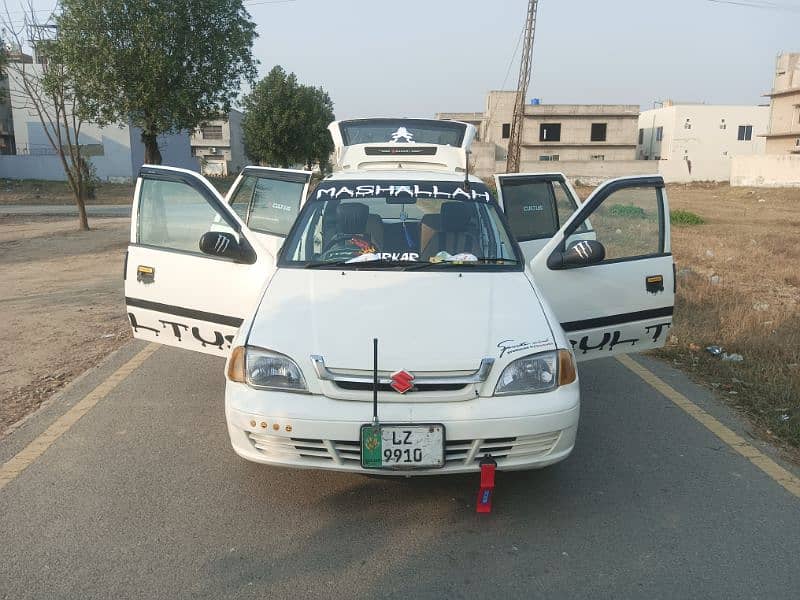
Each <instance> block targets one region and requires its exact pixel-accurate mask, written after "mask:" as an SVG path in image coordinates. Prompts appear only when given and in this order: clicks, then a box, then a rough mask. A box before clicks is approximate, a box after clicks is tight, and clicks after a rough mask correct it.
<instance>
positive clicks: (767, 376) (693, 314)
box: [580, 184, 800, 448]
mask: <svg viewBox="0 0 800 600" xmlns="http://www.w3.org/2000/svg"><path fill="white" fill-rule="evenodd" d="M588 191H590V190H588V189H582V190H581V191H580V193H581V195H582V196H583V197H585V196H586V195H587V192H588ZM667 193H668V196H669V201H670V208H671V209H681V210H689V211H691V212H693V213H696V214H697V215H699V216H700V217H702V218H703V219H704V220H705V224H702V225H692V226H681V225H673V227H672V248H673V253H674V256H675V263H676V267H677V270H678V273H679V277H678V297H677V299H676V310H675V325H674V328H673V330H672V332H671V336H670V338H669V343H668V346H667V347H666V348H665V349H664V350H662V351H660V352H659V355H660V356H662V357H663V358H666V359H668V360H671V361H672V362H673V363H674V364H676V365H677V366H679V367H680V368H682V369H684V370H686V371H688V372H689V373H691V374H693V375H694V376H695V378H697V379H699V380H700V381H702V382H704V383H705V384H707V385H709V386H710V387H712V388H714V389H716V390H717V392H718V393H719V395H720V396H722V397H724V398H725V399H726V401H727V402H729V403H730V404H732V405H734V406H736V407H737V408H739V409H740V410H742V411H743V412H745V413H746V414H747V415H748V416H749V417H750V418H751V419H752V421H753V422H754V424H755V425H756V426H757V428H758V429H759V430H760V432H761V433H762V434H763V435H764V436H765V437H767V438H773V439H778V440H781V441H782V442H786V443H788V444H790V445H791V446H793V447H795V448H800V366H799V365H800V189H762V188H731V187H729V186H728V185H723V184H692V185H671V186H668V188H667ZM712 344H713V345H719V346H722V347H723V348H724V349H725V351H726V352H729V353H737V354H741V355H742V356H743V357H744V361H743V362H738V363H737V362H723V361H721V360H720V359H719V358H716V357H713V356H712V355H711V354H709V353H708V352H706V351H705V348H706V347H707V346H709V345H712Z"/></svg>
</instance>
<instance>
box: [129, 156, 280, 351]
mask: <svg viewBox="0 0 800 600" xmlns="http://www.w3.org/2000/svg"><path fill="white" fill-rule="evenodd" d="M131 221H132V223H131V240H130V244H129V246H128V254H127V260H126V267H125V303H126V307H127V311H128V319H129V321H130V323H131V327H132V329H133V335H134V337H136V338H138V339H143V340H147V341H151V342H156V343H160V344H166V345H169V346H177V347H180V348H186V349H189V350H196V351H199V352H205V353H209V354H217V355H222V356H225V355H227V353H228V351H229V350H230V345H231V342H232V341H233V337H234V336H235V334H236V332H237V330H238V327H239V325H240V324H241V323H242V321H243V320H244V318H246V317H247V316H249V315H250V313H251V312H252V310H254V309H255V306H256V303H257V302H258V299H259V298H260V295H261V294H260V292H261V290H262V289H263V287H264V284H265V282H266V280H267V277H268V276H269V274H270V273H271V272H272V270H273V269H274V259H273V257H272V256H271V255H270V254H269V253H267V252H265V251H264V250H263V249H260V248H258V247H255V246H254V245H253V244H251V242H250V239H249V238H250V237H251V236H252V234H251V233H250V232H248V230H247V227H246V226H244V225H243V224H242V222H241V220H240V219H239V218H238V216H237V215H236V214H235V213H234V211H232V210H231V209H230V207H229V206H227V205H226V204H225V202H224V200H223V199H222V197H221V196H220V195H219V194H218V193H217V191H216V190H215V189H214V188H213V186H211V185H210V184H209V183H208V182H207V181H206V180H205V179H204V178H203V177H201V176H200V175H198V174H196V173H193V172H191V171H186V170H183V169H174V168H170V167H143V168H142V169H141V171H140V173H139V179H138V181H137V184H136V192H135V194H134V204H133V210H132V219H131ZM207 232H224V233H223V235H225V234H228V235H231V236H233V239H234V240H235V242H237V243H239V244H240V245H241V246H242V247H243V248H245V249H247V250H248V251H247V252H244V253H242V255H241V258H240V259H234V258H221V257H220V256H212V255H209V254H204V253H203V252H201V251H200V246H199V242H200V237H201V236H202V235H203V234H204V233H207ZM218 243H219V245H220V246H222V245H224V244H231V243H232V242H230V241H229V240H227V239H226V238H223V237H222V236H220V237H219V238H218Z"/></svg>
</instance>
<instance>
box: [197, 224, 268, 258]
mask: <svg viewBox="0 0 800 600" xmlns="http://www.w3.org/2000/svg"><path fill="white" fill-rule="evenodd" d="M200 251H201V252H202V253H203V254H209V255H211V256H219V257H220V258H230V259H233V260H235V261H236V262H245V263H252V262H254V260H255V254H254V253H253V249H252V248H251V247H250V246H249V244H247V242H246V241H244V239H243V240H242V243H239V240H237V239H236V236H235V235H233V234H232V233H229V232H227V231H209V232H207V233H204V234H203V235H202V237H201V238H200Z"/></svg>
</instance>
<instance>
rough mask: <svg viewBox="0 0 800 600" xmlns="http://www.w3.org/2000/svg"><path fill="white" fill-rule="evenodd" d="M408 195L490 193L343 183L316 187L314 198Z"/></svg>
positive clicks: (475, 196) (473, 196) (483, 196)
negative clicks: (351, 185) (352, 186)
mask: <svg viewBox="0 0 800 600" xmlns="http://www.w3.org/2000/svg"><path fill="white" fill-rule="evenodd" d="M401 196H408V198H409V199H417V198H432V199H439V198H442V199H446V200H481V201H483V202H489V201H490V200H491V195H490V194H489V192H488V191H485V192H481V191H479V190H477V189H475V188H470V189H464V188H462V187H460V186H458V187H455V188H454V189H453V190H452V191H445V190H443V189H441V188H440V187H439V186H438V185H435V184H434V185H431V186H421V185H419V184H413V185H405V184H404V185H385V186H382V185H380V184H375V185H357V186H355V188H351V187H348V186H347V185H343V186H341V187H337V186H335V185H334V186H330V187H319V188H317V194H316V199H317V200H320V199H322V198H326V199H328V200H332V199H336V200H338V199H339V198H342V197H344V198H399V197H401Z"/></svg>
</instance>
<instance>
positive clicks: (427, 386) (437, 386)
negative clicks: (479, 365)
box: [336, 381, 467, 392]
mask: <svg viewBox="0 0 800 600" xmlns="http://www.w3.org/2000/svg"><path fill="white" fill-rule="evenodd" d="M336 385H337V387H340V388H342V389H343V390H352V391H356V392H371V391H372V384H371V383H356V382H354V381H337V382H336ZM465 387H467V386H466V385H465V384H463V383H421V384H419V385H415V386H414V388H413V391H415V392H452V391H455V390H463V389H464V388H465ZM378 391H379V392H394V391H395V390H394V388H392V386H391V385H389V384H388V383H379V384H378ZM409 391H411V390H409Z"/></svg>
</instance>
